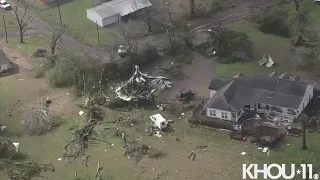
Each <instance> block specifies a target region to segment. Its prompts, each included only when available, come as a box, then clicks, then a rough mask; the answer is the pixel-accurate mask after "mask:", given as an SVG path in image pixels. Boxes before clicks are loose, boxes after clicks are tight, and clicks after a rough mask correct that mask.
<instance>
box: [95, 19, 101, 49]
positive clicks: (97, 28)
mask: <svg viewBox="0 0 320 180" xmlns="http://www.w3.org/2000/svg"><path fill="white" fill-rule="evenodd" d="M97 23H98V22H97V21H96V28H97V36H98V45H99V46H100V34H99V26H98V24H97Z"/></svg>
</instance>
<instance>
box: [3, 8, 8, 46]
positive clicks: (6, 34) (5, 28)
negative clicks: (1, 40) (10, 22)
mask: <svg viewBox="0 0 320 180" xmlns="http://www.w3.org/2000/svg"><path fill="white" fill-rule="evenodd" d="M2 19H3V25H4V33H5V36H6V43H8V33H7V24H6V18H5V17H4V10H2Z"/></svg>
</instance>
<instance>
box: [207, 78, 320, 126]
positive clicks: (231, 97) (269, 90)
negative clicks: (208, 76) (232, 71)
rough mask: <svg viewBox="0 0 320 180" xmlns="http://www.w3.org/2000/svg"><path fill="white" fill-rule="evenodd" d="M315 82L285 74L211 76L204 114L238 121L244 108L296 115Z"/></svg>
mask: <svg viewBox="0 0 320 180" xmlns="http://www.w3.org/2000/svg"><path fill="white" fill-rule="evenodd" d="M315 84H316V82H313V81H306V80H302V79H301V78H300V77H299V78H297V76H291V75H287V74H278V75H277V74H276V73H271V74H270V75H269V76H262V75H257V76H254V77H251V78H250V77H246V76H244V75H243V74H241V73H240V74H237V75H235V76H234V77H230V78H229V77H219V76H218V77H214V78H213V79H212V80H211V82H210V85H209V90H210V100H209V101H208V102H207V104H206V105H205V111H206V116H208V117H212V118H218V119H222V120H229V121H234V122H238V120H239V118H240V117H241V115H242V114H243V113H244V112H245V110H246V109H248V110H254V111H256V112H257V113H265V114H271V113H272V114H274V115H277V116H282V117H290V118H292V119H294V118H297V117H298V116H299V115H300V114H301V112H302V111H303V109H304V108H305V107H306V106H307V104H308V103H309V101H310V100H311V99H312V97H313V95H314V94H313V90H314V86H315Z"/></svg>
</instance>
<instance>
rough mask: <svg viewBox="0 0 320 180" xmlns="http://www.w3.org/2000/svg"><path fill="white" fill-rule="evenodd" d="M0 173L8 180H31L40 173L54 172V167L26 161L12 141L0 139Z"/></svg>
mask: <svg viewBox="0 0 320 180" xmlns="http://www.w3.org/2000/svg"><path fill="white" fill-rule="evenodd" d="M0 171H2V172H4V173H6V174H7V175H8V177H9V179H10V180H31V179H32V178H33V177H35V176H40V173H41V172H45V171H54V167H53V166H52V165H51V164H38V163H36V162H34V161H30V160H28V159H27V156H26V154H23V153H21V152H20V151H19V149H18V147H17V146H15V145H14V144H13V142H12V141H10V140H8V139H0Z"/></svg>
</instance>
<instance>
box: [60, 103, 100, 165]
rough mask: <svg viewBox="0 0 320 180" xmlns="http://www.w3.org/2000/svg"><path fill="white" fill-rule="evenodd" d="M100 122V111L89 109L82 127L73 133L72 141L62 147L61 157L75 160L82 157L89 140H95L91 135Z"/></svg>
mask: <svg viewBox="0 0 320 180" xmlns="http://www.w3.org/2000/svg"><path fill="white" fill-rule="evenodd" d="M101 120H102V110H101V109H99V108H94V107H91V108H90V109H89V111H88V113H87V120H86V122H85V124H84V126H83V127H82V128H81V129H78V130H76V131H74V132H73V139H72V140H71V141H70V142H68V144H67V145H66V146H65V147H64V151H63V157H65V158H74V159H75V158H78V157H79V156H81V155H83V152H84V150H85V149H86V148H88V147H89V145H90V142H91V140H94V139H95V138H92V137H91V135H92V133H93V131H94V128H95V126H96V125H97V124H98V121H101Z"/></svg>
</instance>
